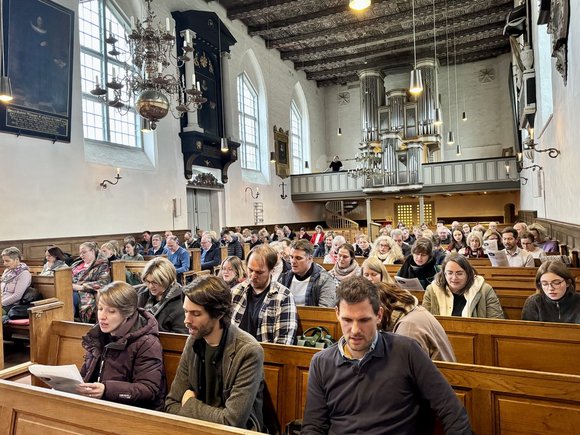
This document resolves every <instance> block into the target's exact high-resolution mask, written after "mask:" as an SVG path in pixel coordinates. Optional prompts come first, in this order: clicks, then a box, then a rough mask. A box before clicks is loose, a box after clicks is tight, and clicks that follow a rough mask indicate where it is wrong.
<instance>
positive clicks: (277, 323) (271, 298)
mask: <svg viewBox="0 0 580 435" xmlns="http://www.w3.org/2000/svg"><path fill="white" fill-rule="evenodd" d="M274 243H276V242H274ZM277 261H278V254H277V252H276V251H275V250H274V249H272V248H271V247H270V246H268V245H262V246H257V247H256V248H254V249H252V250H251V251H250V253H249V254H248V259H247V266H248V279H247V280H246V281H244V282H242V283H240V284H238V285H236V286H235V287H234V288H233V289H232V305H233V316H232V323H233V324H234V325H237V326H239V327H240V328H241V329H243V330H244V331H246V332H248V333H249V334H250V335H252V336H253V337H254V338H255V339H256V340H258V341H262V342H268V343H278V344H294V340H295V338H296V330H297V329H298V316H297V312H296V305H295V304H294V297H293V296H292V293H290V290H288V289H287V288H286V287H284V286H283V285H282V284H280V283H279V282H275V281H272V270H273V269H274V267H275V266H276V263H277Z"/></svg>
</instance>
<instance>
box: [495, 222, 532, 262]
mask: <svg viewBox="0 0 580 435" xmlns="http://www.w3.org/2000/svg"><path fill="white" fill-rule="evenodd" d="M501 238H502V242H503V245H504V246H505V249H504V252H505V254H506V256H507V260H508V263H509V265H510V267H534V257H533V256H532V254H530V253H529V252H527V251H524V250H522V249H520V248H518V244H517V243H518V232H517V230H515V229H514V228H512V227H507V228H504V229H503V230H502V232H501Z"/></svg>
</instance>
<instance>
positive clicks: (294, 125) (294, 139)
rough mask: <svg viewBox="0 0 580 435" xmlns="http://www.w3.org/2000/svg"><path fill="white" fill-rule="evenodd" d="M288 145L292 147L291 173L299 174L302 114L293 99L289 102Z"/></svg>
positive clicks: (300, 166) (301, 148) (301, 153)
mask: <svg viewBox="0 0 580 435" xmlns="http://www.w3.org/2000/svg"><path fill="white" fill-rule="evenodd" d="M290 146H291V147H292V167H291V171H292V173H293V174H301V173H302V172H303V170H302V169H303V167H304V129H303V127H302V114H301V113H300V110H299V109H298V106H297V105H296V103H295V102H294V100H292V101H291V102H290Z"/></svg>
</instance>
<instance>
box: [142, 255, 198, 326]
mask: <svg viewBox="0 0 580 435" xmlns="http://www.w3.org/2000/svg"><path fill="white" fill-rule="evenodd" d="M141 279H142V280H143V284H144V287H143V288H142V289H141V290H140V291H139V294H138V302H137V306H138V307H139V308H144V309H145V311H147V312H149V313H151V314H153V316H154V317H155V319H156V320H157V323H158V324H159V330H160V331H162V332H176V333H180V334H187V328H186V327H185V324H184V316H185V315H184V312H183V306H182V304H183V301H182V294H183V292H182V289H181V285H180V284H179V283H178V282H177V272H176V271H175V266H174V265H173V263H172V262H171V261H169V260H168V259H167V258H165V257H155V258H154V259H152V260H150V261H149V262H148V263H147V264H146V265H145V268H144V269H143V272H142V273H141Z"/></svg>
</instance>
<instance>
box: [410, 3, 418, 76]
mask: <svg viewBox="0 0 580 435" xmlns="http://www.w3.org/2000/svg"><path fill="white" fill-rule="evenodd" d="M411 7H412V8H413V54H414V59H415V69H417V41H416V39H415V0H411Z"/></svg>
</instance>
